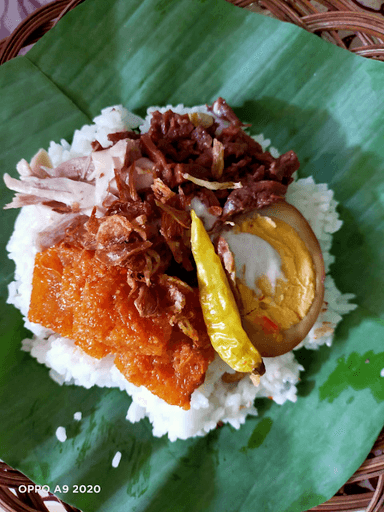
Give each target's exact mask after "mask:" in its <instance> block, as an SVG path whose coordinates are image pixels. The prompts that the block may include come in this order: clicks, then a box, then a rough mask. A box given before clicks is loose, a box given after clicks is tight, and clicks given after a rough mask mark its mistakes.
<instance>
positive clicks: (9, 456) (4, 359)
mask: <svg viewBox="0 0 384 512" xmlns="http://www.w3.org/2000/svg"><path fill="white" fill-rule="evenodd" d="M0 90H1V100H0V147H1V152H0V169H1V170H2V172H9V173H10V174H13V175H16V172H15V165H16V163H17V161H18V160H20V159H21V158H26V159H29V158H31V157H32V155H33V154H34V153H35V152H36V151H37V150H38V149H39V148H40V147H47V146H48V143H49V141H50V140H56V141H59V140H60V139H61V138H65V139H67V140H70V139H71V135H72V133H73V131H74V129H76V128H79V127H81V126H82V125H83V124H85V123H89V122H90V120H91V119H92V117H94V116H96V115H97V114H98V113H99V112H100V110H101V109H102V108H104V107H105V106H108V105H112V104H116V103H122V104H123V105H125V106H126V107H128V108H129V109H130V110H132V111H134V112H135V113H137V114H140V115H143V114H144V113H145V109H146V107H147V106H150V105H155V104H157V105H166V104H177V103H180V102H181V103H184V104H186V105H189V106H191V105H194V104H201V103H205V102H208V103H211V102H212V101H214V100H215V99H216V98H217V97H218V96H222V97H224V98H225V99H226V100H227V102H228V103H229V104H230V105H232V106H233V107H234V108H235V111H236V113H237V114H238V115H239V117H240V118H241V119H242V120H244V121H245V122H250V123H252V131H253V132H254V133H260V132H263V133H264V135H265V136H266V137H268V138H271V139H272V141H273V144H274V145H275V146H276V147H278V148H279V149H280V151H281V152H283V151H287V150H289V149H294V150H295V151H296V152H297V154H298V156H299V159H300V161H301V169H300V174H301V176H309V175H313V176H314V178H315V180H316V181H317V182H325V183H328V184H329V186H330V187H331V188H332V189H334V191H335V198H336V200H338V201H340V207H339V212H340V215H341V219H342V220H343V221H344V226H343V228H342V229H341V230H340V231H339V232H338V233H337V235H336V236H335V238H334V244H333V249H332V252H333V254H335V256H336V262H335V264H333V266H332V275H333V277H334V278H335V280H336V284H337V286H338V287H339V288H340V289H341V291H342V292H352V293H355V294H356V303H357V304H358V306H359V307H358V309H356V310H355V311H354V312H353V313H351V314H349V315H348V316H347V317H346V318H345V319H344V320H343V321H342V323H341V324H340V326H339V328H338V329H337V332H336V335H335V339H334V344H333V346H332V347H331V348H328V347H322V348H321V349H320V350H318V351H308V350H304V349H302V350H300V351H298V352H297V354H296V355H297V358H298V360H299V362H300V363H301V364H303V366H304V367H305V369H306V371H305V373H304V374H302V380H301V382H300V384H299V386H298V395H299V396H298V400H297V403H295V404H293V403H286V404H285V405H283V406H278V405H277V404H275V403H272V401H270V400H268V399H259V400H257V404H256V405H257V407H258V410H259V416H258V417H250V418H248V419H247V421H246V423H245V425H244V426H242V427H241V428H240V429H239V430H235V429H233V428H232V427H230V426H228V425H225V426H223V427H222V428H220V429H216V430H215V431H213V432H211V433H210V434H209V435H207V436H206V437H203V438H195V439H190V440H188V441H180V440H179V441H176V442H174V443H171V442H169V441H168V440H167V438H165V437H163V438H154V437H153V436H152V433H151V427H150V424H149V422H148V421H147V420H142V421H141V422H139V423H136V424H130V423H129V422H128V421H126V420H125V415H126V411H127V409H128V407H129V404H130V398H129V397H128V396H127V395H125V394H123V393H121V392H120V391H119V390H116V389H100V388H92V389H90V390H86V389H82V388H78V387H75V386H62V387H60V386H59V385H57V384H56V383H55V382H53V381H52V380H51V379H50V378H49V376H48V370H47V369H46V368H45V367H43V366H42V365H39V364H38V363H37V362H36V361H35V360H34V359H32V358H31V357H30V356H29V355H28V354H26V353H25V352H22V351H21V350H20V346H21V340H22V339H23V338H24V337H26V336H28V333H27V331H26V330H25V329H24V327H23V323H22V319H21V315H20V313H19V312H18V311H16V310H15V309H14V308H13V307H11V306H9V305H7V304H6V303H5V301H6V297H7V284H8V283H9V282H10V281H11V280H12V273H13V265H12V264H11V263H10V262H9V261H8V260H7V256H6V252H5V244H6V241H7V240H8V238H9V236H10V234H11V232H12V229H13V223H14V220H15V217H16V212H14V211H3V212H2V213H1V226H2V229H1V234H0V237H1V240H0V241H1V244H2V249H1V267H0V269H1V270H0V272H1V274H0V275H1V278H0V279H1V280H0V289H1V301H2V304H1V309H0V316H1V333H0V335H1V343H0V351H1V356H0V361H1V365H0V417H1V422H0V458H2V459H3V460H5V461H6V462H7V463H8V464H9V465H11V466H13V467H15V468H17V469H20V470H21V471H23V472H25V473H26V474H27V475H28V476H30V478H32V479H33V480H34V481H35V482H37V483H38V484H40V485H48V486H49V487H50V490H51V491H53V492H55V493H56V494H57V495H58V496H60V497H61V498H62V499H63V500H64V501H67V502H69V503H71V504H74V505H75V506H77V507H78V508H80V509H82V510H83V511H86V512H96V511H97V512H101V511H108V512H121V511H122V510H130V511H132V512H138V511H143V512H144V511H145V512H158V511H159V510H167V511H168V512H172V511H174V512H176V511H177V512H182V511H188V512H200V511H211V512H216V511H217V510H220V511H223V512H225V511H231V512H233V511H238V512H251V511H252V512H254V511H261V512H268V511H273V512H301V511H304V510H307V509H309V508H311V507H313V506H315V505H317V504H319V503H321V502H324V501H326V500H327V499H329V498H330V497H331V496H332V495H333V494H334V493H335V492H336V491H337V490H338V489H339V488H340V487H341V485H342V484H343V483H344V482H345V481H346V480H347V479H348V478H349V477H350V476H351V475H352V474H353V473H354V471H355V470H356V469H357V468H358V467H359V465H360V464H361V463H362V462H363V461H364V459H365V458H366V456H367V454H368V452H369V450H370V448H371V446H372V444H373V442H374V440H375V438H376V437H377V435H378V433H379V431H380V429H381V428H382V426H383V423H384V379H383V377H381V376H380V373H381V370H382V368H383V367H384V351H383V350H384V307H383V306H384V264H383V261H384V244H383V240H384V123H383V122H382V107H383V99H382V98H383V91H384V64H383V63H381V62H375V61H369V60H365V59H363V58H361V57H357V56H354V55H352V54H351V53H349V52H347V51H344V50H341V49H339V48H336V47H333V46H332V45H330V44H328V43H326V42H324V41H322V40H321V39H319V38H318V37H317V36H315V35H311V34H309V33H307V32H305V31H303V30H301V29H299V28H297V27H294V26H292V25H289V24H286V23H282V22H279V21H276V20H274V19H270V18H267V17H264V16H261V15H258V14H255V13H251V12H247V11H245V10H243V9H240V8H238V7H234V6H232V5H230V4H228V3H227V2H225V1H224V0H217V1H207V0H108V2H105V0H87V1H86V2H84V3H83V4H82V5H80V6H79V7H77V8H76V9H75V10H74V11H73V12H71V13H69V14H68V15H67V16H65V17H64V18H63V19H62V20H61V21H60V22H59V23H58V25H57V26H56V27H55V28H54V29H53V30H52V31H51V32H50V33H48V34H47V35H46V36H44V37H43V38H42V39H41V41H40V42H39V43H38V44H37V45H36V46H35V47H34V48H33V49H32V51H30V52H29V53H28V54H27V55H26V56H25V57H20V58H17V59H15V60H14V61H12V62H9V63H7V64H5V65H3V66H2V67H1V68H0ZM10 198H11V193H10V192H9V191H7V190H5V187H4V185H1V202H2V204H5V203H6V202H8V201H9V200H10ZM76 411H82V414H83V419H82V421H80V422H76V421H75V420H74V419H73V414H74V413H75V412H76ZM58 426H64V427H65V428H66V431H67V436H68V439H67V440H66V441H65V442H64V443H61V442H59V441H58V439H57V438H56V436H55V432H56V429H57V427H58ZM117 451H120V452H121V453H122V459H121V462H120V465H119V466H118V467H117V468H114V467H112V464H111V462H112V459H113V457H114V454H115V453H116V452H117ZM81 485H82V486H84V487H80V486H81ZM76 486H77V487H76ZM97 486H99V487H97Z"/></svg>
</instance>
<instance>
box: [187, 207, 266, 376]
mask: <svg viewBox="0 0 384 512" xmlns="http://www.w3.org/2000/svg"><path fill="white" fill-rule="evenodd" d="M191 217H192V226H191V246H192V254H193V257H194V259H195V262H196V267H197V278H198V282H199V293H200V304H201V309H202V311H203V316H204V321H205V324H206V326H207V331H208V334H209V337H210V340H211V343H212V346H213V348H214V349H215V350H216V352H217V353H218V354H219V356H220V357H221V358H222V359H223V360H224V361H225V362H226V363H227V364H228V365H229V366H230V367H231V368H233V369H234V370H236V371H238V372H253V373H254V374H255V375H262V374H263V373H264V371H265V369H264V364H263V360H262V358H261V356H260V354H259V352H258V351H257V349H256V348H255V347H254V345H253V344H252V343H251V341H250V339H249V338H248V336H247V334H246V332H245V331H244V329H243V327H242V325H241V317H240V313H239V310H238V308H237V305H236V302H235V299H234V297H233V293H232V291H231V288H230V286H229V283H228V280H227V276H226V275H225V271H224V269H223V267H222V265H221V261H220V258H219V256H218V255H217V254H216V253H215V249H214V247H213V244H212V242H211V240H210V238H209V235H208V233H207V232H206V230H205V228H204V225H203V223H202V221H201V220H200V219H199V217H198V216H197V215H196V213H195V212H194V211H193V210H191Z"/></svg>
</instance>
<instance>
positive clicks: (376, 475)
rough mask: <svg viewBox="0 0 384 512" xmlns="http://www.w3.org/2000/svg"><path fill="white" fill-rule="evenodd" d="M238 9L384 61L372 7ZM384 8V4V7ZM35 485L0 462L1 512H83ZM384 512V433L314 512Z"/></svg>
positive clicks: (20, 37) (36, 26) (59, 0)
mask: <svg viewBox="0 0 384 512" xmlns="http://www.w3.org/2000/svg"><path fill="white" fill-rule="evenodd" d="M83 1H84V0H56V1H54V2H51V3H49V4H47V5H45V6H43V7H41V8H40V9H37V10H36V11H34V12H33V13H32V14H31V15H29V16H28V17H27V18H25V19H24V20H23V21H22V22H21V23H20V25H19V26H18V27H17V28H16V29H15V30H14V32H13V33H12V34H11V35H10V36H9V37H7V38H6V39H3V40H1V41H0V64H3V63H5V62H6V61H8V60H11V59H12V58H14V57H16V56H17V55H18V54H19V52H20V50H21V49H22V48H24V47H26V46H29V45H31V44H33V43H35V42H36V41H38V40H39V39H40V37H42V36H43V35H44V34H45V33H46V32H48V30H50V29H51V28H52V27H53V26H54V25H55V24H56V23H57V22H58V21H59V19H60V18H62V17H63V16H64V15H65V14H66V13H67V12H69V11H70V10H71V9H73V8H75V7H76V6H77V5H78V4H80V3H82V2H83ZM228 1H230V2H231V3H233V4H235V5H238V6H239V7H244V8H248V9H250V10H252V11H257V12H261V13H263V14H266V15H269V16H273V17H275V18H278V19H280V20H281V21H286V22H290V23H294V24H296V25H298V26H299V27H302V28H304V29H305V30H308V31H309V32H313V33H315V34H317V35H319V36H321V37H322V38H324V39H326V40H327V41H329V42H331V43H333V44H336V45H337V46H340V47H342V48H344V49H346V50H349V51H352V52H354V53H356V54H358V55H361V56H363V57H366V58H372V59H377V60H384V17H383V16H382V14H381V11H383V13H384V8H382V7H380V8H377V9H376V8H374V7H367V6H364V5H362V4H360V3H359V2H358V1H357V0H317V1H313V0H258V1H257V2H252V0H228ZM383 6H384V4H383ZM31 483H32V482H31V481H30V480H29V479H28V478H27V477H26V476H24V475H23V474H21V473H20V472H19V471H16V470H14V469H12V468H10V467H9V466H7V464H4V463H1V462H0V506H1V507H3V508H4V510H6V511H9V512H49V511H48V508H47V506H46V504H47V502H49V501H56V502H59V503H61V504H62V505H63V507H64V509H65V510H67V511H68V512H79V510H78V509H76V508H74V507H71V506H70V505H67V504H65V503H64V502H62V501H60V500H59V499H58V498H56V497H55V496H53V495H49V496H47V497H44V498H43V497H42V496H40V495H39V494H38V493H36V492H29V493H21V492H19V490H18V488H19V486H20V485H28V484H31ZM363 509H365V510H366V512H384V429H383V431H382V432H381V434H380V436H379V438H378V439H377V441H376V443H375V445H374V446H373V447H372V450H371V451H370V453H369V455H368V457H367V459H366V460H365V462H364V463H363V464H362V465H361V467H360V468H359V469H358V470H357V471H356V473H355V474H354V475H353V476H352V477H351V478H350V479H349V480H348V482H347V483H346V484H345V485H343V487H342V488H341V489H340V490H339V491H338V492H337V493H336V495H335V496H334V497H333V498H332V499H330V500H329V501H327V502H326V503H324V504H322V505H319V506H318V507H315V508H312V509H311V512H320V511H324V512H326V511H328V512H337V511H352V510H363Z"/></svg>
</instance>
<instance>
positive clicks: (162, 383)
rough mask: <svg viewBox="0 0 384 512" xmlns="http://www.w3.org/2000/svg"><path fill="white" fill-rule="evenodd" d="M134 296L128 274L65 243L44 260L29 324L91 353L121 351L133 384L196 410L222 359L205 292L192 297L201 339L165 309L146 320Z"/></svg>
mask: <svg viewBox="0 0 384 512" xmlns="http://www.w3.org/2000/svg"><path fill="white" fill-rule="evenodd" d="M130 291H131V289H130V287H129V286H128V284H127V270H126V269H124V268H122V267H113V268H111V267H107V266H106V265H105V264H103V263H102V262H100V261H99V260H98V259H97V258H95V256H94V255H93V254H92V253H91V252H90V251H86V250H82V249H78V248H75V247H67V246H65V244H59V245H57V246H55V247H52V248H50V249H47V250H46V251H43V252H41V253H39V254H37V256H36V260H35V269H34V276H33V291H32V298H31V305H30V310H29V319H30V320H31V321H32V322H36V323H39V324H42V325H44V326H46V327H48V328H50V329H52V330H53V331H55V332H57V333H59V334H61V335H62V336H66V337H68V338H71V339H73V340H75V343H76V345H78V346H79V347H80V348H82V349H83V350H84V351H85V352H86V353H87V354H89V355H90V356H93V357H96V358H98V359H99V358H101V357H104V356H106V355H107V354H118V355H117V357H116V359H115V364H116V366H117V367H118V369H119V370H120V371H121V373H122V374H123V375H124V376H125V377H126V378H127V379H128V380H129V381H130V382H132V383H133V384H135V385H136V386H141V385H143V386H146V387H147V388H148V389H149V390H150V391H151V392H152V393H154V394H156V395H157V396H159V397H161V398H163V399H164V400H166V401H167V402H168V403H170V404H173V405H178V406H180V407H183V408H185V409H188V408H189V402H190V397H191V394H192V392H193V391H194V390H195V389H196V388H197V387H198V386H199V385H200V384H202V382H203V381H204V375H205V372H206V370H207V368H208V365H209V363H210V362H211V361H212V359H213V354H214V352H213V349H212V347H211V344H210V341H209V338H208V335H207V332H206V328H205V325H204V320H203V317H202V314H201V311H200V306H199V296H198V290H197V289H196V290H191V291H190V292H189V293H188V294H187V298H188V304H186V308H187V309H189V316H190V317H191V319H192V321H193V328H194V331H195V332H196V336H195V337H194V338H195V339H191V338H190V337H189V336H187V335H186V334H184V332H183V331H182V330H181V329H180V327H179V326H177V325H171V322H170V320H171V315H170V313H168V312H166V310H165V309H164V311H163V313H162V314H161V315H160V316H157V317H155V318H142V317H140V315H139V313H138V311H137V309H136V307H135V304H134V300H133V299H132V298H130V297H129V293H130ZM163 300H165V301H166V296H164V297H163Z"/></svg>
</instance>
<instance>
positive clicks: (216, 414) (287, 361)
mask: <svg viewBox="0 0 384 512" xmlns="http://www.w3.org/2000/svg"><path fill="white" fill-rule="evenodd" d="M169 108H171V107H170V106H167V107H164V108H162V109H160V108H158V107H152V108H150V109H148V115H147V117H146V119H145V121H144V122H143V120H142V119H140V118H138V117H137V116H135V115H133V114H132V113H130V112H128V111H127V110H126V109H125V108H123V107H122V106H121V105H118V106H114V107H109V108H106V109H104V110H103V111H102V113H101V115H99V116H98V117H96V118H95V119H94V123H93V124H92V125H87V126H84V127H83V128H81V130H76V132H75V134H74V138H73V142H72V144H69V143H68V142H66V141H65V140H62V141H61V142H60V144H57V143H55V142H51V144H50V146H49V149H48V153H49V156H50V158H51V160H52V162H53V164H54V165H55V166H56V165H59V164H60V163H62V162H64V161H66V160H69V159H70V158H73V157H76V156H82V155H88V154H90V153H91V151H92V148H91V142H92V141H94V140H98V141H99V142H100V144H102V145H103V146H104V147H107V146H110V145H111V143H110V142H109V141H108V139H107V134H108V133H112V132H116V131H120V130H125V129H133V128H136V127H138V126H139V125H141V131H142V132H145V131H147V130H148V128H149V121H150V115H151V112H152V111H154V110H157V109H159V110H162V111H165V110H167V109H169ZM172 110H174V111H175V112H178V113H181V114H183V113H187V112H191V111H195V112H196V111H199V112H207V110H206V107H205V106H199V107H194V108H192V109H188V108H185V107H184V106H183V105H178V106H177V107H172ZM254 138H255V140H257V141H258V142H259V143H260V144H261V145H262V146H263V149H264V150H265V149H267V148H268V147H269V146H270V141H269V140H266V139H264V137H263V136H262V135H258V136H255V137H254ZM269 150H270V151H271V153H272V154H273V156H275V157H276V156H278V152H277V150H276V149H275V148H272V147H269ZM287 201H288V202H289V203H291V204H293V205H294V206H296V208H298V209H299V210H300V211H301V212H302V214H303V215H304V216H305V217H306V218H307V220H308V222H309V224H310V225H311V227H312V229H313V231H314V232H315V234H316V236H317V238H318V240H319V242H320V245H321V248H322V251H323V256H324V261H325V267H326V272H327V276H326V280H325V296H324V308H323V311H322V312H321V313H320V315H319V318H318V320H317V322H316V323H315V325H314V326H313V328H312V329H311V331H310V333H309V334H308V336H307V337H306V338H305V339H304V340H303V341H302V343H301V344H300V345H299V347H305V348H307V349H317V348H318V347H319V346H321V345H324V344H326V345H328V346H331V344H332V338H333V332H334V329H335V327H336V325H337V324H338V323H339V322H340V320H341V319H342V315H345V314H346V313H348V312H349V311H352V310H353V309H355V307H356V306H355V305H353V304H350V303H349V301H350V300H351V299H353V297H354V295H353V294H342V293H341V292H340V291H339V290H338V289H337V288H336V286H335V283H334V281H333V279H332V277H331V276H330V275H329V268H330V265H331V264H332V263H333V261H334V257H333V256H332V255H331V254H330V248H331V244H332V234H333V233H334V232H336V231H337V230H339V229H340V227H341V224H342V223H341V221H340V220H339V218H338V214H337V212H336V206H337V203H336V201H335V200H334V199H333V192H332V191H331V190H329V189H328V187H327V185H326V184H316V183H315V182H314V180H313V179H312V178H306V179H298V180H296V181H295V182H294V183H292V184H291V185H290V186H289V189H288V193H287ZM59 216H60V214H58V213H55V212H52V211H51V210H50V209H48V208H46V207H44V206H40V205H38V206H26V207H23V208H22V209H21V211H20V214H19V216H18V218H17V220H16V224H15V230H14V232H13V234H12V237H11V239H10V241H9V243H8V245H7V250H8V252H9V257H10V258H11V259H13V260H14V262H15V264H16V271H15V280H14V281H13V282H12V283H11V284H10V285H9V297H8V303H10V304H14V305H15V306H16V307H17V308H18V309H19V310H20V311H21V312H22V314H23V316H24V321H25V325H26V327H27V328H28V329H29V330H31V331H32V333H33V334H34V336H33V337H32V338H30V339H25V340H23V342H22V348H23V350H25V351H28V352H30V353H31V355H32V356H33V357H35V358H36V359H37V360H38V362H39V363H42V364H45V365H46V366H47V367H48V368H50V376H51V377H52V378H53V379H54V380H55V381H56V382H58V383H59V384H64V383H65V384H76V385H79V386H84V387H86V388H90V387H92V386H95V385H97V386H100V387H117V388H119V389H121V390H122V391H126V392H127V393H128V394H129V395H130V396H131V397H132V400H133V401H132V404H131V406H130V407H129V409H128V412H127V419H128V420H129V421H130V422H132V423H134V422H137V421H140V420H141V419H143V418H145V417H147V418H149V420H150V422H151V423H152V427H153V435H154V436H159V437H160V436H163V435H165V434H167V435H168V437H169V439H170V440H171V441H174V440H176V439H187V438H189V437H193V436H202V435H205V434H206V433H207V432H209V431H210V430H212V429H214V428H215V427H216V425H217V423H218V422H219V421H222V422H223V423H230V424H231V425H232V426H233V427H235V428H239V427H240V425H241V424H243V423H244V422H245V419H246V417H247V416H248V415H257V410H256V408H255V407H254V400H255V398H260V397H270V398H272V399H273V400H274V401H275V402H276V403H278V404H281V405H282V404H284V402H286V401H287V400H289V401H291V402H295V401H296V399H297V388H296V384H297V383H298V381H299V375H300V371H303V370H304V368H303V367H302V366H301V365H300V364H298V362H297V361H296V359H295V356H294V353H293V352H290V353H288V354H285V355H282V356H279V357H275V358H265V366H266V373H265V375H264V376H263V377H261V382H260V386H259V387H257V388H256V387H255V386H254V385H253V384H252V383H251V381H250V379H248V378H244V379H243V380H241V381H240V382H238V383H237V384H225V383H224V382H223V381H222V380H221V376H222V375H223V373H225V372H232V370H231V369H230V368H229V367H228V366H227V365H226V364H225V363H224V362H223V361H221V359H220V358H218V357H217V358H216V359H215V360H214V361H213V363H212V364H211V365H210V366H209V368H208V371H207V374H206V379H205V382H204V384H203V385H202V386H200V387H199V388H198V389H197V390H196V391H195V392H194V393H193V395H192V400H191V408H190V410H189V411H185V410H183V409H181V408H179V407H177V406H172V405H169V404H167V403H166V402H165V401H164V400H162V399H161V398H158V397H157V396H155V395H153V394H152V393H151V392H150V391H148V389H146V388H145V387H143V386H141V387H137V386H135V385H133V384H131V383H130V382H128V381H127V380H126V379H125V378H124V377H123V376H122V374H121V373H120V372H119V371H118V370H117V368H116V367H115V365H114V358H113V356H107V357H105V358H104V359H102V360H97V359H94V358H92V357H90V356H88V355H87V354H85V353H84V352H82V351H81V350H80V349H79V348H77V347H76V346H75V344H74V342H73V341H72V340H70V339H68V338H63V337H61V336H60V335H58V334H55V333H53V332H52V331H50V330H49V329H46V328H44V327H42V326H40V325H37V324H33V323H31V322H29V320H28V319H27V314H28V309H29V301H30V296H31V290H32V274H33V265H34V256H35V254H36V252H37V249H36V246H35V238H36V235H37V234H38V233H39V231H41V230H42V229H44V228H46V227H47V225H48V224H50V223H52V222H54V221H55V220H56V219H57V218H59ZM299 347H297V348H299ZM76 414H77V415H78V413H76ZM75 419H77V418H75ZM80 419H81V418H80ZM59 428H62V427H59ZM56 435H57V437H58V438H59V436H60V439H59V440H61V439H64V435H65V431H64V433H63V432H62V431H60V432H59V429H58V430H57V432H56ZM64 440H65V439H64ZM117 455H118V454H116V456H117Z"/></svg>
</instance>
